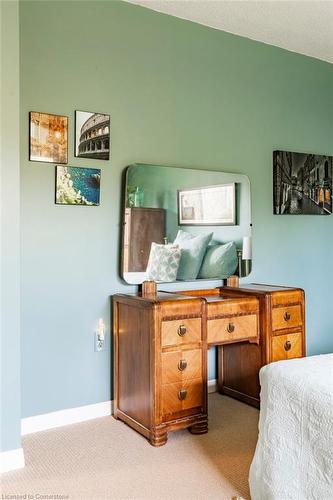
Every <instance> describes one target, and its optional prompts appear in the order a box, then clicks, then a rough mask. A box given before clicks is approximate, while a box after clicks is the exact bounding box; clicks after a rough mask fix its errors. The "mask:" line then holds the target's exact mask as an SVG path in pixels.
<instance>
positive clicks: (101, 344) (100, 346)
mask: <svg viewBox="0 0 333 500" xmlns="http://www.w3.org/2000/svg"><path fill="white" fill-rule="evenodd" d="M104 349H105V339H104V338H101V337H100V334H99V332H95V351H96V352H100V351H104Z"/></svg>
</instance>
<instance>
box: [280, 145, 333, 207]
mask: <svg viewBox="0 0 333 500" xmlns="http://www.w3.org/2000/svg"><path fill="white" fill-rule="evenodd" d="M332 164H333V157H332V156H325V155H316V154H308V153H293V152H291V151H274V153H273V212H274V214H276V215H330V214H332Z"/></svg>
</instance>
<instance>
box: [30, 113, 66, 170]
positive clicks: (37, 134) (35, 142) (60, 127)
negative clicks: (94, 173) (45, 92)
mask: <svg viewBox="0 0 333 500" xmlns="http://www.w3.org/2000/svg"><path fill="white" fill-rule="evenodd" d="M29 121H30V123H29V125H30V141H29V146H30V147H29V160H30V161H42V162H48V163H67V150H68V139H67V136H68V118H67V116H61V115H51V114H49V113H39V112H36V111H31V112H30V114H29Z"/></svg>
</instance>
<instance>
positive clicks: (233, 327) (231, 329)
mask: <svg viewBox="0 0 333 500" xmlns="http://www.w3.org/2000/svg"><path fill="white" fill-rule="evenodd" d="M227 330H228V332H229V333H232V332H234V331H235V325H234V324H233V323H229V325H228V326H227Z"/></svg>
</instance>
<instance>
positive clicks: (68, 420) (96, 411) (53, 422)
mask: <svg viewBox="0 0 333 500" xmlns="http://www.w3.org/2000/svg"><path fill="white" fill-rule="evenodd" d="M111 413H112V401H104V402H103V403H96V404H93V405H87V406H79V407H77V408H69V409H67V410H60V411H53V412H52V413H45V414H44V415H36V416H34V417H27V418H22V420H21V434H22V436H25V435H27V434H32V433H33V432H40V431H46V430H47V429H55V428H56V427H62V426H63V425H70V424H77V423H79V422H85V421H86V420H91V419H93V418H99V417H107V416H108V415H111Z"/></svg>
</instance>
